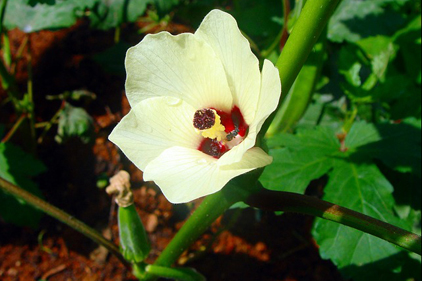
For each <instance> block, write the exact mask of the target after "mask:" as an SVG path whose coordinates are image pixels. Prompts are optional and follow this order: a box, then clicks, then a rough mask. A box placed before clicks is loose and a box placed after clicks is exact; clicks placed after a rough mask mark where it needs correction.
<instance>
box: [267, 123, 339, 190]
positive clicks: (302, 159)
mask: <svg viewBox="0 0 422 281" xmlns="http://www.w3.org/2000/svg"><path fill="white" fill-rule="evenodd" d="M268 145H269V147H270V148H272V149H271V150H270V155H271V156H273V157H274V162H273V163H272V164H271V165H270V166H269V167H267V168H266V169H265V171H264V173H263V175H262V177H261V179H260V180H261V182H262V184H263V185H264V186H265V187H266V188H268V189H270V190H278V191H289V192H297V193H304V192H305V189H306V188H307V187H308V185H309V183H310V182H311V181H312V180H315V179H318V178H320V177H322V176H323V175H325V174H326V173H327V172H328V171H329V170H330V169H331V168H332V166H333V159H332V158H331V155H333V154H336V153H338V151H339V148H340V144H339V141H338V140H337V138H336V136H335V133H334V131H333V130H331V129H329V128H323V127H317V128H316V129H314V130H301V131H299V133H298V134H297V135H295V136H294V135H290V134H278V135H276V136H274V137H273V138H270V139H269V141H268ZM281 145H284V146H287V148H280V146H281ZM277 147H278V148H277Z"/></svg>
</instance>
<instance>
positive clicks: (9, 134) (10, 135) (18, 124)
mask: <svg viewBox="0 0 422 281" xmlns="http://www.w3.org/2000/svg"><path fill="white" fill-rule="evenodd" d="M26 117H28V116H27V115H26V114H25V113H23V114H22V115H21V116H20V117H19V119H18V121H16V123H15V125H13V127H12V129H11V130H10V131H9V132H8V133H7V135H6V136H5V137H4V138H3V139H2V140H1V142H2V143H5V142H8V141H9V140H10V139H11V138H12V137H13V135H14V134H15V133H16V131H17V130H18V129H19V127H20V125H22V122H23V121H24V120H25V118H26Z"/></svg>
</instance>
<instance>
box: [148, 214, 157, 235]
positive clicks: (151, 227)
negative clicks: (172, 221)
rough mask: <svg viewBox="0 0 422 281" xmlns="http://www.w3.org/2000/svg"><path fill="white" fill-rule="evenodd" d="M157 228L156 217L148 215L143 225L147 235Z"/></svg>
mask: <svg viewBox="0 0 422 281" xmlns="http://www.w3.org/2000/svg"><path fill="white" fill-rule="evenodd" d="M157 226H158V217H157V216H156V215H155V214H150V215H149V216H148V219H147V222H146V225H145V230H146V231H147V232H149V233H152V232H154V231H155V230H156V229H157Z"/></svg>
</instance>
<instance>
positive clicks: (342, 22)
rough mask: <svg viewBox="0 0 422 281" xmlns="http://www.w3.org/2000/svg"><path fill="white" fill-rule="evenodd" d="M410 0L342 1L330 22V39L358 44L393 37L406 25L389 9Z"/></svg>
mask: <svg viewBox="0 0 422 281" xmlns="http://www.w3.org/2000/svg"><path fill="white" fill-rule="evenodd" d="M406 2H408V0H401V1H396V0H370V1H368V0H367V1H361V0H343V1H342V3H341V4H340V5H339V7H338V8H337V11H336V12H335V14H334V15H333V17H332V18H331V20H330V23H329V27H328V38H329V39H330V40H331V41H333V42H337V43H342V42H344V41H348V42H357V41H359V40H361V39H363V38H367V37H371V36H375V35H386V36H391V35H393V34H394V32H395V31H396V30H397V29H398V28H399V27H400V26H402V25H403V23H404V17H403V16H402V15H400V14H399V13H397V12H394V11H392V9H386V8H385V7H386V5H387V4H390V3H396V4H399V5H403V4H405V3H406Z"/></svg>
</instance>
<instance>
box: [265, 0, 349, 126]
mask: <svg viewBox="0 0 422 281" xmlns="http://www.w3.org/2000/svg"><path fill="white" fill-rule="evenodd" d="M340 1H341V0H312V1H307V2H306V4H305V7H304V8H303V10H302V12H301V15H300V17H299V19H298V21H297V22H296V24H295V26H294V28H293V31H292V33H291V34H290V37H289V39H288V40H287V43H286V46H285V47H284V49H283V51H282V53H281V55H280V57H279V59H278V61H277V64H276V66H277V68H278V69H279V71H280V79H281V84H282V85H283V93H288V92H289V91H290V88H291V87H292V85H293V82H294V81H295V80H296V77H297V76H298V74H299V72H300V70H301V69H302V66H303V65H304V64H305V62H306V60H307V59H308V56H309V54H310V53H311V51H312V49H313V47H314V45H315V43H316V42H317V40H318V38H319V37H320V35H321V33H322V32H323V31H324V28H325V27H326V26H327V23H328V21H329V19H330V17H331V15H332V14H333V13H334V10H335V8H336V7H337V6H338V4H339V3H340ZM283 98H284V95H282V98H281V100H280V103H279V107H280V106H281V102H282V99H283ZM274 117H275V113H273V114H272V115H271V116H270V117H269V118H268V119H267V121H266V122H265V124H264V126H263V128H262V130H261V134H265V132H266V131H267V130H268V128H269V126H270V124H271V122H272V120H273V119H274Z"/></svg>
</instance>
